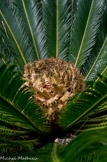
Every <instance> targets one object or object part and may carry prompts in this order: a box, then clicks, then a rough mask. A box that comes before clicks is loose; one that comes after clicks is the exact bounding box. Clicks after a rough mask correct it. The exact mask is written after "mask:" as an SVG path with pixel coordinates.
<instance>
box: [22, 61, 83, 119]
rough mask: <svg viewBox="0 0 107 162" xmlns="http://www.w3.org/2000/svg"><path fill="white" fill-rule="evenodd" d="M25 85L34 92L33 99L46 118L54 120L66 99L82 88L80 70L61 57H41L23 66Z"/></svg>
mask: <svg viewBox="0 0 107 162" xmlns="http://www.w3.org/2000/svg"><path fill="white" fill-rule="evenodd" d="M24 79H25V80H27V81H26V83H25V84H26V85H27V86H30V87H31V88H32V90H33V91H34V92H35V95H34V97H35V100H36V101H37V103H38V104H39V105H40V106H41V107H42V109H43V111H44V112H45V115H46V117H47V119H49V120H56V118H57V114H58V112H59V111H60V110H61V109H62V106H64V105H65V104H66V102H67V99H68V98H70V97H72V96H74V94H76V93H79V92H81V91H82V90H83V89H84V80H83V77H82V75H81V74H80V71H79V70H78V69H77V68H76V67H75V66H74V65H73V64H72V63H71V62H66V61H64V60H62V59H54V58H49V59H43V60H39V61H35V62H33V63H32V64H31V63H28V64H27V65H26V66H25V73H24Z"/></svg>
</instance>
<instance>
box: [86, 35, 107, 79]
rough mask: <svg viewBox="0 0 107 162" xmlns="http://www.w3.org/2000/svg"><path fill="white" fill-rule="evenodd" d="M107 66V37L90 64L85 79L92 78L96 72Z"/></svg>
mask: <svg viewBox="0 0 107 162" xmlns="http://www.w3.org/2000/svg"><path fill="white" fill-rule="evenodd" d="M106 67H107V37H106V38H105V41H104V43H103V45H102V47H101V49H100V51H99V53H98V55H97V57H96V59H95V61H94V63H93V65H92V67H91V68H90V70H89V72H88V74H87V75H86V77H85V80H87V79H88V80H92V79H93V78H94V76H96V75H97V72H100V73H101V72H102V71H103V70H104V69H105V68H106Z"/></svg>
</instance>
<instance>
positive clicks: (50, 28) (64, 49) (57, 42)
mask: <svg viewBox="0 0 107 162" xmlns="http://www.w3.org/2000/svg"><path fill="white" fill-rule="evenodd" d="M42 8H43V20H44V23H45V33H46V36H47V48H48V51H49V52H48V53H49V56H48V57H56V58H58V57H59V58H62V59H65V60H68V53H69V43H70V27H71V2H70V1H69V0H67V1H61V0H56V1H53V0H43V7H42Z"/></svg>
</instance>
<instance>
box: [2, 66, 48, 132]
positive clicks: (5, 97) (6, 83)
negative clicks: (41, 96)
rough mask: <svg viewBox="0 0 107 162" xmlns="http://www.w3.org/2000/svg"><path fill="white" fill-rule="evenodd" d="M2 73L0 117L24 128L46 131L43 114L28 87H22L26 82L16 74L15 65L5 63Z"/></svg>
mask: <svg viewBox="0 0 107 162" xmlns="http://www.w3.org/2000/svg"><path fill="white" fill-rule="evenodd" d="M0 74H1V75H0V85H1V86H0V118H1V119H3V121H4V122H5V121H8V122H10V123H11V124H12V123H15V125H16V126H19V127H22V128H26V129H29V130H33V131H37V132H44V130H45V126H44V124H43V122H44V119H43V118H42V115H43V114H42V112H41V110H40V108H39V107H38V106H37V105H36V103H35V101H34V100H33V98H31V96H32V93H31V92H30V91H29V90H28V89H27V87H23V88H20V86H21V85H22V84H23V83H24V82H23V81H22V80H21V78H20V77H19V75H18V73H17V75H16V74H15V72H14V66H8V65H6V64H5V65H3V66H2V67H0ZM25 89H26V90H25Z"/></svg>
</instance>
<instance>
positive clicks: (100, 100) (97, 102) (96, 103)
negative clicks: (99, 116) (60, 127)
mask: <svg viewBox="0 0 107 162" xmlns="http://www.w3.org/2000/svg"><path fill="white" fill-rule="evenodd" d="M105 98H107V94H106V95H104V96H103V97H101V98H100V99H99V100H98V101H96V102H95V103H94V104H93V105H92V106H91V107H90V108H88V110H86V111H85V112H83V113H82V114H81V115H80V116H79V117H77V118H76V119H75V120H74V121H73V122H71V123H70V124H69V125H67V126H66V127H65V129H67V128H69V127H70V126H71V125H73V124H74V123H75V122H77V121H78V120H79V119H80V118H82V117H83V116H84V115H86V114H87V113H88V112H89V111H90V110H92V109H93V108H94V107H95V106H97V105H98V104H99V103H100V102H102V101H103V100H104V99H105Z"/></svg>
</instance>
